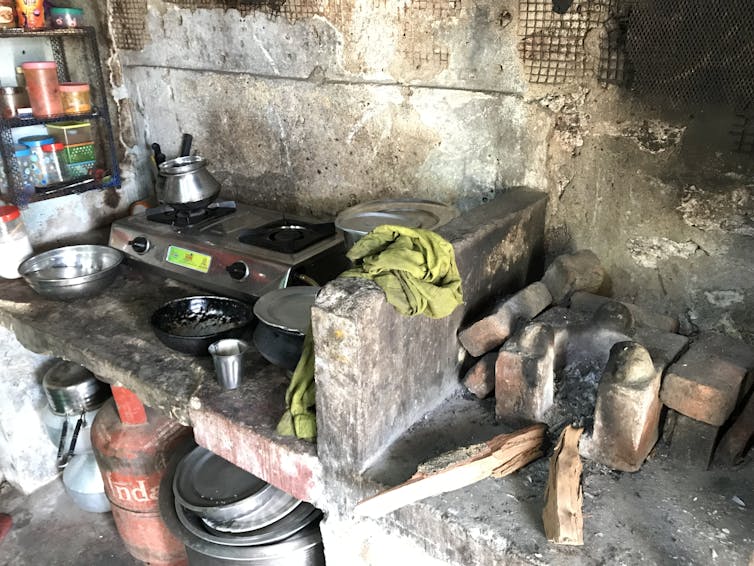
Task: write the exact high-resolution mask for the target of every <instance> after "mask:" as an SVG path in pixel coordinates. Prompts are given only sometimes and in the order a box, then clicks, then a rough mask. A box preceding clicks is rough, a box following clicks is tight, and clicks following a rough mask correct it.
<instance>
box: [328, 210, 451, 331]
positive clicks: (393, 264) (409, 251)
mask: <svg viewBox="0 0 754 566" xmlns="http://www.w3.org/2000/svg"><path fill="white" fill-rule="evenodd" d="M347 255H348V258H349V259H350V260H351V261H353V263H354V266H355V267H354V268H353V269H349V270H348V271H346V272H344V273H342V274H341V277H363V278H365V279H372V280H374V282H375V283H377V285H379V286H380V287H381V288H382V290H383V291H385V295H386V297H387V301H388V302H389V303H390V304H391V305H393V306H394V307H395V308H396V309H397V310H398V312H400V313H401V314H404V315H407V316H416V315H418V314H424V315H426V316H428V317H430V318H444V317H446V316H448V315H449V314H450V313H452V312H453V311H454V310H455V308H456V307H457V306H458V305H460V304H462V303H463V291H462V290H461V276H460V274H459V273H458V267H457V266H456V259H455V253H454V251H453V246H451V245H450V243H449V242H448V241H447V240H445V239H444V238H442V237H441V236H439V235H437V234H435V233H434V232H430V231H429V230H422V229H420V228H406V227H404V226H393V225H390V224H386V225H383V226H378V227H377V228H375V229H374V230H372V231H371V232H370V233H369V234H367V235H366V236H364V237H363V238H361V239H360V240H359V241H358V242H356V243H355V244H354V246H353V247H352V248H351V249H350V250H349V251H348V254H347Z"/></svg>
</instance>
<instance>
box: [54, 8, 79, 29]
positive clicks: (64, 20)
mask: <svg viewBox="0 0 754 566" xmlns="http://www.w3.org/2000/svg"><path fill="white" fill-rule="evenodd" d="M50 23H51V24H52V27H54V28H78V27H81V26H83V25H84V10H82V9H81V8H50Z"/></svg>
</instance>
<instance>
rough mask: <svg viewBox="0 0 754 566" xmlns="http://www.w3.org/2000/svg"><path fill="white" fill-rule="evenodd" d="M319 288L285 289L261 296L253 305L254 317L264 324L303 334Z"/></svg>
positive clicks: (307, 326) (307, 325)
mask: <svg viewBox="0 0 754 566" xmlns="http://www.w3.org/2000/svg"><path fill="white" fill-rule="evenodd" d="M319 289H320V288H319V287H314V286H312V287H303V286H302V287H286V288H285V289H276V290H275V291H270V292H269V293H266V294H264V295H262V296H261V297H260V298H259V300H258V301H257V302H256V303H254V315H255V316H256V317H257V318H258V319H259V320H261V321H262V322H264V323H265V324H267V325H269V326H272V327H274V328H280V329H282V330H286V331H288V332H294V333H296V334H301V335H303V334H305V333H306V330H307V329H308V328H309V323H310V321H311V309H312V305H313V304H314V299H316V297H317V293H318V292H319Z"/></svg>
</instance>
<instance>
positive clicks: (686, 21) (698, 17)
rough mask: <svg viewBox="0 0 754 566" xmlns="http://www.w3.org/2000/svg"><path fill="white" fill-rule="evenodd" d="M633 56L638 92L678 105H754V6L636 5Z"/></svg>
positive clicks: (694, 0) (688, 0)
mask: <svg viewBox="0 0 754 566" xmlns="http://www.w3.org/2000/svg"><path fill="white" fill-rule="evenodd" d="M626 50H627V55H628V57H629V58H630V59H631V61H632V64H633V66H634V69H635V74H634V77H633V82H632V84H631V85H630V86H631V88H632V90H634V92H635V93H636V94H638V95H640V96H643V97H645V98H646V97H648V98H653V99H657V100H660V101H665V102H670V103H671V104H672V105H681V104H694V103H727V104H732V105H734V106H735V107H737V108H743V107H745V106H746V105H747V104H749V103H750V102H752V101H754V10H753V9H752V5H751V2H750V1H749V0H726V1H725V2H709V1H708V0H705V1H702V0H664V1H663V2H656V1H655V0H634V2H633V7H632V9H631V10H630V16H629V20H628V30H627V42H626Z"/></svg>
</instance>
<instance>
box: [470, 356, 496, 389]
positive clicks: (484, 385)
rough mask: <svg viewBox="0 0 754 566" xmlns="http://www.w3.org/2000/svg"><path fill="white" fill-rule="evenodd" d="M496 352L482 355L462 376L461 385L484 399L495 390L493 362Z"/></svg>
mask: <svg viewBox="0 0 754 566" xmlns="http://www.w3.org/2000/svg"><path fill="white" fill-rule="evenodd" d="M496 361H497V352H489V353H488V354H485V355H484V356H482V357H481V358H480V359H479V360H478V361H477V362H476V363H475V364H474V365H473V366H471V367H470V368H469V371H467V372H466V375H465V376H464V378H463V385H464V386H465V387H466V389H468V390H469V391H471V392H472V393H473V394H474V395H476V396H477V397H478V398H479V399H484V398H485V397H487V396H488V395H489V394H490V393H492V392H493V391H494V390H495V362H496Z"/></svg>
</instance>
